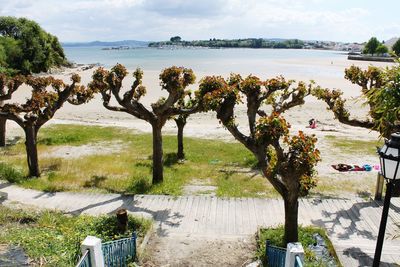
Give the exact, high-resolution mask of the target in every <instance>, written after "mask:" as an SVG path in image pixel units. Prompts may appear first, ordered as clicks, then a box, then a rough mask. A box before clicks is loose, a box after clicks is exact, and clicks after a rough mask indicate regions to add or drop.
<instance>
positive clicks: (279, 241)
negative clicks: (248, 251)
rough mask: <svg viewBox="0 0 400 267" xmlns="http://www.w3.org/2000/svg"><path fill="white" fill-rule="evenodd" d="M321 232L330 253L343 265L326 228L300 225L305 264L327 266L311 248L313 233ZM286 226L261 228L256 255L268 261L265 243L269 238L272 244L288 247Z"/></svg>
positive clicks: (313, 241)
mask: <svg viewBox="0 0 400 267" xmlns="http://www.w3.org/2000/svg"><path fill="white" fill-rule="evenodd" d="M316 233H317V234H319V235H320V236H322V238H323V239H324V241H325V244H326V246H327V249H328V251H329V254H330V255H331V256H332V257H333V258H334V259H335V261H336V263H337V266H341V264H340V262H339V260H338V257H337V255H336V251H335V249H334V248H333V245H332V243H331V241H330V240H329V238H328V236H327V234H326V232H325V230H324V229H322V228H319V227H314V226H306V227H304V226H300V227H299V242H300V243H301V244H302V245H303V248H304V258H305V266H309V267H312V266H315V267H324V266H326V265H325V264H324V263H323V262H321V261H320V260H318V259H317V258H316V257H315V254H314V253H313V252H312V251H311V250H310V249H309V246H310V245H313V244H314V243H315V240H314V238H313V234H316ZM283 235H284V228H283V226H278V227H275V228H262V229H260V231H259V233H258V236H257V252H256V256H257V257H258V258H260V259H261V260H262V261H263V262H264V263H266V255H265V243H266V241H267V240H269V241H270V243H271V245H273V246H278V247H286V246H285V245H284V243H283Z"/></svg>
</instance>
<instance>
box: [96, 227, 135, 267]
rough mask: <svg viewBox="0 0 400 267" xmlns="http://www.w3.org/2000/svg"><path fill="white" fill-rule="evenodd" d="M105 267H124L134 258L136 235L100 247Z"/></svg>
mask: <svg viewBox="0 0 400 267" xmlns="http://www.w3.org/2000/svg"><path fill="white" fill-rule="evenodd" d="M101 249H102V251H103V256H104V264H105V266H107V267H125V266H127V265H128V261H130V260H134V259H135V257H136V233H133V235H132V237H129V238H123V239H119V240H114V241H110V242H106V243H103V244H102V245H101Z"/></svg>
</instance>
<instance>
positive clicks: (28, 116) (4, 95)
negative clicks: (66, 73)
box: [0, 74, 94, 177]
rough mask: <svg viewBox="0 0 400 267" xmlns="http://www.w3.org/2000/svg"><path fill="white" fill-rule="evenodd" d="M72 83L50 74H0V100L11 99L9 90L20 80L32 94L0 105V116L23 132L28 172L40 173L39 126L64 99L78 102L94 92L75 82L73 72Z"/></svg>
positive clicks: (75, 75) (14, 87)
mask: <svg viewBox="0 0 400 267" xmlns="http://www.w3.org/2000/svg"><path fill="white" fill-rule="evenodd" d="M71 81H72V83H71V84H65V83H64V82H63V81H62V80H59V79H55V78H53V77H51V76H49V77H32V76H21V75H18V76H15V77H14V78H7V77H6V76H5V75H4V74H1V75H0V101H1V100H8V99H11V100H12V94H13V93H14V92H15V91H17V90H18V88H19V87H20V86H21V85H22V84H24V83H25V84H26V85H28V86H30V87H31V88H32V92H31V96H30V97H29V98H27V100H26V102H25V103H8V102H7V103H4V104H3V105H2V106H0V118H2V119H8V120H12V121H15V122H16V123H17V124H18V125H19V126H20V127H21V128H22V129H23V130H24V132H25V139H26V142H25V146H26V152H27V159H28V167H29V176H36V177H38V176H40V170H39V163H38V155H37V146H36V140H37V133H38V131H39V129H40V128H41V127H42V126H43V125H44V124H45V123H46V122H47V121H49V120H50V119H51V118H53V116H54V114H55V113H56V112H57V110H59V109H60V108H61V107H62V106H63V104H64V103H65V102H67V101H68V102H70V103H71V104H75V105H79V104H83V103H85V102H87V101H88V100H89V99H91V98H92V97H93V94H94V92H93V91H90V90H87V89H86V88H85V87H84V86H81V85H78V84H79V82H80V76H79V75H77V74H74V75H72V77H71Z"/></svg>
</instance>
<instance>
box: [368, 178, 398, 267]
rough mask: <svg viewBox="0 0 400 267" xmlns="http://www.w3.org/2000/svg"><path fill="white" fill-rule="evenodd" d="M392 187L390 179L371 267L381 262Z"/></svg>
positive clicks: (376, 266) (377, 266) (375, 266)
mask: <svg viewBox="0 0 400 267" xmlns="http://www.w3.org/2000/svg"><path fill="white" fill-rule="evenodd" d="M392 189H393V183H392V181H389V182H388V183H387V188H386V194H385V201H384V203H383V211H382V219H381V225H380V226H379V234H378V240H377V241H376V248H375V256H374V263H373V265H372V267H379V263H380V262H381V254H382V246H383V240H384V239H385V230H386V223H387V217H388V214H389V206H390V198H391V197H392Z"/></svg>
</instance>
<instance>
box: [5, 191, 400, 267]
mask: <svg viewBox="0 0 400 267" xmlns="http://www.w3.org/2000/svg"><path fill="white" fill-rule="evenodd" d="M0 192H6V193H8V199H9V200H10V201H18V202H21V203H23V204H30V205H34V206H38V207H40V208H50V209H59V210H62V211H65V212H68V213H71V214H81V213H87V214H106V213H113V212H115V211H116V210H117V209H120V208H125V209H127V210H128V211H130V212H132V213H134V214H139V215H140V214H141V215H145V216H151V217H152V218H153V219H154V221H155V226H156V231H157V233H158V235H159V236H161V237H162V236H165V237H171V236H172V237H173V236H180V237H182V236H186V237H196V238H197V237H200V238H210V239H219V238H238V237H246V236H249V235H253V234H254V233H255V232H256V231H257V227H259V226H272V225H277V224H282V223H283V222H284V213H283V211H284V209H283V202H282V200H280V199H253V198H217V197H211V196H182V197H172V196H159V195H135V196H121V195H117V194H90V193H85V194H83V193H69V192H60V193H43V192H39V191H35V190H29V189H22V188H20V187H17V186H14V185H9V184H0ZM381 212H382V203H381V202H376V201H367V200H363V199H302V200H301V201H300V206H299V220H300V223H301V224H303V225H310V224H313V225H318V226H321V227H323V228H325V229H326V230H327V232H328V234H329V236H330V238H331V240H332V242H333V244H334V247H335V249H336V252H337V253H338V256H339V259H340V260H341V262H342V264H343V265H344V266H345V267H347V266H371V265H372V259H373V254H374V251H375V244H376V238H377V233H378V229H379V223H380V218H381ZM395 263H397V264H400V199H399V198H393V199H392V205H391V210H390V212H389V219H388V226H387V230H386V239H385V242H384V247H383V255H382V265H381V266H396V264H395Z"/></svg>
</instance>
